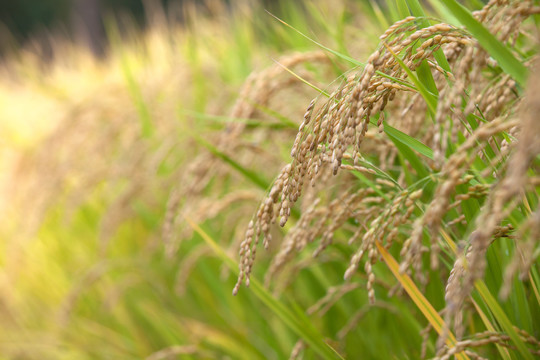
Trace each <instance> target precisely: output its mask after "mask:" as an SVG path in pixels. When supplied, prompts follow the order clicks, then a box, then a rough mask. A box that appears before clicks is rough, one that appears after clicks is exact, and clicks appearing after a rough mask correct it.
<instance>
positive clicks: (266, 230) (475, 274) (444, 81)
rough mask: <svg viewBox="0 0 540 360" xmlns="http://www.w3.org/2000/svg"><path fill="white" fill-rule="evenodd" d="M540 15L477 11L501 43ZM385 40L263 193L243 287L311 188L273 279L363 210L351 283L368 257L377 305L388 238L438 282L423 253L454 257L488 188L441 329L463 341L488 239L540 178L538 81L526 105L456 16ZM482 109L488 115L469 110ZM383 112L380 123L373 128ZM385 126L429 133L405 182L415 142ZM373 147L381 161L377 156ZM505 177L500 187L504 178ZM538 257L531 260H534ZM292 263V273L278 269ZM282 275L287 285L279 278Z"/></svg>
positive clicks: (397, 28)
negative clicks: (478, 165)
mask: <svg viewBox="0 0 540 360" xmlns="http://www.w3.org/2000/svg"><path fill="white" fill-rule="evenodd" d="M536 12H537V9H536V8H535V7H534V4H533V2H532V1H524V2H519V1H512V2H501V1H496V0H494V1H491V2H490V3H489V4H488V5H486V6H485V7H484V8H483V9H482V10H480V11H478V12H476V13H475V14H474V15H475V17H476V19H477V20H479V21H480V22H482V23H483V24H484V26H485V27H487V28H488V29H489V30H490V31H491V33H492V34H494V35H495V36H496V37H497V39H498V40H499V41H502V42H505V43H507V42H511V39H513V38H515V37H517V36H518V34H519V33H520V32H521V31H524V30H523V29H522V26H523V23H524V20H525V19H526V18H527V17H529V16H530V15H531V14H533V13H536ZM381 40H382V41H383V44H382V45H381V46H380V47H379V49H378V50H377V51H375V52H374V53H373V54H372V55H371V56H370V57H369V59H368V61H367V63H366V65H365V67H364V68H363V69H362V70H361V71H358V72H357V73H353V74H351V75H349V76H348V77H347V79H346V80H344V81H343V83H342V84H341V85H340V86H339V88H337V89H336V90H335V91H333V92H332V93H331V94H329V97H328V99H325V100H324V101H322V100H319V101H318V102H315V103H313V102H312V103H310V104H309V105H308V107H307V109H306V112H305V115H304V121H303V122H302V124H301V126H300V128H299V131H298V133H297V135H296V138H295V141H294V145H293V147H292V151H291V156H292V160H291V162H290V164H289V165H287V166H286V167H285V168H284V169H283V170H282V172H281V173H280V175H279V177H278V180H277V181H276V182H275V183H274V186H273V188H272V190H271V192H270V194H269V195H268V197H267V198H266V199H265V200H264V201H263V202H262V204H261V206H260V208H259V211H258V213H257V216H256V217H255V218H254V220H253V222H252V223H250V227H249V229H248V233H247V236H246V238H245V239H244V241H243V242H242V245H241V250H240V257H241V259H242V261H241V264H240V273H241V276H240V277H239V279H238V283H237V285H236V287H235V291H238V287H239V286H240V284H241V282H242V281H244V280H246V279H249V276H250V273H251V270H252V267H253V263H254V260H255V252H256V250H255V249H256V246H257V243H258V241H259V240H258V237H259V236H260V237H261V238H262V239H263V242H264V243H265V244H268V242H269V234H270V226H271V225H272V224H273V223H274V222H278V223H279V224H280V225H281V226H284V225H285V224H286V223H287V222H288V221H289V219H290V217H291V216H290V215H291V212H292V209H293V206H294V205H295V203H296V202H297V201H299V200H300V199H301V195H302V193H303V192H306V191H307V192H308V193H309V194H310V195H309V197H307V201H304V202H303V203H302V208H303V212H302V214H301V215H300V218H299V219H296V222H295V224H292V226H291V227H290V229H289V230H288V234H287V235H286V236H285V240H284V241H283V243H282V245H281V249H280V251H279V252H278V254H277V255H276V256H275V257H274V260H273V262H272V264H271V266H270V270H269V271H268V272H267V274H266V281H267V284H268V285H270V284H271V280H272V279H274V278H275V279H279V281H276V282H281V281H285V282H286V283H290V282H292V280H291V277H293V276H294V274H295V271H297V270H298V268H297V267H295V266H294V265H290V264H291V263H293V260H294V258H295V254H296V253H297V252H300V251H302V250H304V249H305V248H306V247H307V245H309V243H311V242H314V241H319V246H318V247H317V248H316V249H315V251H314V254H313V255H314V259H313V260H311V261H309V262H306V261H304V262H303V265H302V266H307V265H306V264H309V263H312V262H313V261H316V258H317V257H318V256H320V254H321V253H322V252H323V251H324V250H325V249H327V248H328V247H329V246H330V245H331V244H332V242H333V241H334V233H335V232H336V231H337V230H338V229H340V228H343V227H346V226H347V225H350V224H347V221H355V224H356V226H357V229H356V230H351V229H354V226H349V227H348V231H349V232H350V233H351V234H352V235H351V238H350V241H349V245H351V244H355V246H356V251H354V253H353V255H352V257H351V259H350V264H349V266H348V268H347V269H346V272H345V274H344V275H345V279H346V280H348V281H351V279H353V278H354V276H355V274H356V272H357V270H358V268H361V267H363V268H364V273H365V275H366V276H367V281H366V287H367V291H368V297H369V300H370V302H371V303H374V302H375V291H374V286H373V285H374V283H375V274H374V271H373V265H374V264H375V263H377V262H378V261H379V260H380V251H377V246H376V245H377V244H379V245H380V246H383V248H389V247H390V246H392V244H394V243H396V242H397V243H400V244H401V252H400V259H399V260H400V261H401V263H400V265H399V274H400V275H401V276H407V277H411V278H412V277H413V274H414V278H415V279H418V280H419V282H420V283H421V284H425V283H426V282H427V280H428V278H427V276H425V266H424V264H423V262H425V258H426V256H424V254H425V253H429V256H428V258H429V262H430V265H431V268H432V269H434V270H436V269H439V267H440V257H441V254H443V250H446V249H448V247H449V246H450V245H449V243H448V240H450V242H451V243H452V244H453V242H452V239H451V236H450V235H449V234H451V232H450V231H451V229H453V228H463V227H464V226H463V224H464V222H467V220H468V219H467V216H466V214H465V212H464V210H462V207H463V206H465V205H464V204H467V203H468V202H469V201H470V200H471V199H482V200H483V199H486V203H485V204H484V207H483V208H482V210H481V212H480V217H479V218H478V220H477V224H478V225H477V231H476V232H474V233H473V234H472V235H471V238H470V239H469V242H468V243H465V242H464V243H463V244H465V245H464V246H463V247H462V248H461V251H460V252H459V254H458V255H455V254H454V255H453V257H452V261H455V264H454V268H453V269H452V271H451V273H450V276H449V279H448V284H447V287H446V301H447V307H446V310H445V311H446V312H445V323H446V325H447V329H446V330H445V332H443V335H441V339H442V340H445V337H446V336H447V335H448V334H449V331H450V329H451V327H452V326H453V327H454V328H455V329H456V332H455V334H456V336H457V337H458V340H459V338H460V337H461V336H462V335H463V331H464V330H463V326H462V325H463V324H462V322H461V320H460V319H461V312H462V311H463V309H464V306H465V299H466V297H467V296H469V295H470V292H471V291H472V287H473V284H474V281H475V280H477V279H479V278H481V277H482V276H483V274H484V267H485V252H486V249H487V247H488V246H489V244H490V242H491V241H492V240H493V239H494V238H495V237H505V236H510V234H512V233H513V231H514V229H513V228H512V227H511V226H508V225H506V224H501V220H502V219H503V218H504V217H505V216H506V215H508V212H509V211H510V210H509V209H511V208H513V207H514V206H515V203H516V202H517V201H520V200H519V196H518V195H519V192H520V191H523V190H524V189H531V188H532V187H533V184H537V183H538V182H539V181H538V176H537V175H535V176H534V177H530V176H529V177H527V176H526V175H525V174H526V172H527V171H528V170H529V167H530V162H531V159H533V158H534V157H535V156H537V155H538V150H531V149H533V148H534V149H536V148H535V146H536V145H535V144H536V143H537V141H538V136H540V135H537V134H539V133H540V131H539V130H540V129H537V127H538V126H540V125H538V123H539V122H536V123H535V124H532V123H531V124H529V123H528V122H527V121H528V120H526V119H525V118H523V116H525V117H526V116H527V114H535V113H538V112H540V108H538V103H540V101H537V100H538V99H536V98H535V100H534V101H536V103H534V104H532V103H530V101H531V100H530V98H532V97H533V95H531V93H534V94H535V95H536V94H537V93H538V91H540V89H536V88H535V87H534V86H533V87H532V88H533V90H529V92H528V93H527V96H526V98H525V99H526V100H525V101H524V102H523V103H522V104H520V102H521V99H522V97H521V96H520V88H519V87H518V85H517V84H516V81H514V80H513V79H512V77H511V76H510V75H508V74H505V73H502V74H498V73H497V71H492V69H494V68H497V67H498V64H497V63H496V62H495V61H494V60H493V59H492V58H491V57H490V55H489V54H488V53H487V52H486V51H485V50H484V49H483V48H482V47H481V46H480V44H479V43H478V42H477V41H476V40H475V39H474V38H473V37H472V36H471V35H469V34H468V33H467V32H465V31H463V30H461V29H457V28H455V27H453V26H450V25H448V24H436V25H431V26H428V27H425V28H420V27H419V26H418V19H417V18H414V17H408V18H406V19H403V20H401V21H399V22H397V23H395V24H394V25H392V26H391V27H390V28H389V29H388V30H387V31H386V32H385V33H384V34H383V35H382V36H381ZM439 50H442V51H443V52H444V55H445V57H446V59H447V60H448V63H449V65H450V68H451V72H448V71H446V70H444V69H443V68H442V66H441V65H440V64H438V63H437V61H436V59H435V56H434V54H435V53H436V52H437V51H439ZM422 64H425V65H427V67H428V69H429V70H428V71H429V73H430V75H431V76H432V77H433V82H434V86H435V87H436V89H435V90H436V92H437V93H438V94H437V101H436V104H435V105H436V106H431V107H430V106H429V105H430V104H426V101H424V100H423V98H425V96H424V94H423V93H422V91H421V89H420V86H419V85H418V86H415V85H417V84H416V82H415V81H413V79H412V77H413V76H415V75H414V73H412V72H411V70H413V71H414V70H416V69H419V68H420V67H421V66H423V65H422ZM526 65H530V62H529V63H526ZM538 82H540V80H539V81H538ZM538 86H540V85H536V87H538ZM432 105H433V104H432ZM516 106H519V107H520V108H523V109H525V110H524V111H525V112H523V113H522V115H521V116H516V114H515V112H514V109H515V108H516ZM528 108H530V109H531V110H530V112H529V113H527V111H529V110H526V109H528ZM428 111H431V114H433V119H432V120H433V122H431V121H429V120H430V119H428V118H427V117H426V113H428ZM471 118H472V119H481V121H478V123H476V120H475V121H469V120H470V119H471ZM531 118H532V115H531ZM531 121H532V120H531ZM529 122H530V121H529ZM374 123H376V125H377V130H378V131H377V132H372V131H371V128H369V124H374ZM385 126H389V127H390V126H391V127H392V128H393V129H395V130H396V131H400V133H401V134H403V137H402V139H403V138H407V136H408V137H410V138H414V139H419V142H420V143H421V144H423V145H424V146H425V147H426V148H427V149H429V150H430V152H426V153H423V154H422V155H423V157H422V160H421V162H422V165H421V166H422V167H418V166H416V167H415V166H414V165H413V164H407V163H403V168H404V171H405V172H408V174H403V175H401V176H399V178H397V180H396V179H394V178H393V177H391V176H386V177H385V174H387V173H386V172H387V171H392V169H393V167H394V166H395V165H396V161H397V160H396V159H397V158H398V157H399V156H401V157H403V153H401V151H402V149H403V143H396V142H395V138H394V139H389V138H390V136H389V135H388V134H387V131H385ZM529 128H530V130H526V132H528V134H527V135H526V134H524V133H523V131H524V129H529ZM518 131H521V133H520V135H518V138H520V137H523V138H524V139H525V140H524V141H522V142H518V143H517V144H518V145H517V147H516V144H515V143H513V142H512V139H513V136H515V135H516V134H517V132H518ZM526 136H528V137H526ZM535 136H536V137H535ZM520 141H521V140H520ZM519 144H529V145H530V146H529V147H527V148H526V150H524V148H522V147H524V146H525V145H521V147H520V145H519ZM400 147H401V148H400ZM411 149H412V147H411V148H409V149H406V151H407V150H408V151H411ZM414 150H415V151H418V149H414ZM526 151H528V153H526ZM535 151H536V152H535ZM488 153H489V156H488V155H487V154H488ZM413 155H414V154H413ZM413 155H411V158H413ZM509 155H510V156H511V157H510V163H508V164H509V166H508V168H507V169H506V170H504V169H502V166H501V164H504V163H505V162H507V161H508V160H507V158H508V156H509ZM414 156H416V155H414ZM366 158H369V159H370V160H371V159H377V160H378V162H376V163H375V164H376V166H375V165H374V163H372V162H370V161H368V160H366ZM413 159H414V158H413ZM478 159H480V160H481V161H483V162H484V163H485V165H486V166H485V168H482V171H481V172H480V175H479V176H483V177H486V178H487V177H492V178H495V179H500V180H494V181H492V182H489V183H482V182H481V181H480V182H479V181H477V179H476V177H477V176H478V175H476V174H475V172H474V171H471V169H473V168H474V163H475V161H478ZM407 160H409V159H407ZM512 160H516V161H515V164H511V163H512ZM418 161H420V160H418ZM401 162H403V160H401ZM426 169H429V170H430V171H431V172H430V173H429V174H431V176H436V178H433V179H432V181H433V188H432V189H429V190H428V191H425V192H423V191H422V190H419V191H414V192H413V191H408V190H407V189H406V187H407V185H408V184H407V182H406V177H407V176H409V177H410V173H411V172H412V173H413V174H420V173H422V171H426ZM518 176H519V178H518ZM351 179H353V180H352V181H351ZM359 179H360V180H359ZM354 180H356V182H355V181H354ZM424 181H425V179H424ZM535 181H536V182H535ZM494 182H498V185H495V186H494V185H492V183H494ZM307 183H310V184H312V185H315V186H317V185H322V188H319V189H318V190H317V192H309V191H310V190H309V189H307V190H306V189H305V185H306V184H307ZM345 184H346V185H345ZM351 184H352V185H351ZM334 187H337V189H335V188H334ZM458 188H459V189H460V190H459V191H457V190H456V189H458ZM304 195H306V194H304ZM512 200H513V201H514V202H512ZM478 208H480V207H479V206H478ZM532 210H534V209H532ZM415 211H416V212H418V214H415ZM536 218H537V217H535V218H534V219H536ZM534 219H533V220H530V221H528V222H527V223H526V224H524V226H523V229H524V230H522V231H523V232H524V233H527V234H529V233H530V234H533V235H534V234H537V232H538V231H539V230H538V224H537V222H535V221H536V220H534ZM469 220H470V219H469ZM252 228H253V229H255V231H251V229H252ZM448 229H450V230H448ZM253 236H255V238H253ZM452 236H460V235H452ZM443 239H444V240H445V241H443ZM529 239H532V236H529ZM356 243H359V244H356ZM523 244H524V246H525V244H526V246H525V247H524V248H527V249H529V250H531V249H533V248H534V247H536V246H537V243H536V242H535V241H529V242H526V243H525V242H523ZM265 247H266V245H265ZM454 248H455V245H454ZM453 250H454V251H456V249H453ZM529 253H530V254H532V253H533V251H529ZM516 256H517V255H516ZM530 256H532V255H530ZM530 256H529V257H528V258H526V259H525V260H526V261H525V262H528V263H529V264H530V263H531V261H532V260H531V258H530ZM299 266H300V265H299ZM518 268H519V269H521V267H520V266H518V265H515V264H514V265H511V266H510V267H509V269H510V270H508V275H507V276H508V277H511V276H512V275H513V274H515V271H517V270H516V269H518ZM285 271H287V275H288V280H283V279H281V278H280V277H279V273H280V272H285ZM281 286H282V284H281V285H280V284H276V289H280V288H282V287H281ZM284 286H286V285H284ZM441 344H444V341H442V342H441ZM458 344H459V346H462V344H461V343H460V342H459V341H456V342H454V343H453V345H452V346H453V348H454V350H448V351H449V352H448V354H450V353H451V352H452V351H457V350H455V349H456V348H458ZM441 351H442V352H441V354H443V353H444V352H443V350H441ZM445 351H446V350H445ZM460 351H461V350H460ZM448 354H447V355H448ZM452 354H453V353H452ZM441 356H443V355H441ZM445 356H446V355H445Z"/></svg>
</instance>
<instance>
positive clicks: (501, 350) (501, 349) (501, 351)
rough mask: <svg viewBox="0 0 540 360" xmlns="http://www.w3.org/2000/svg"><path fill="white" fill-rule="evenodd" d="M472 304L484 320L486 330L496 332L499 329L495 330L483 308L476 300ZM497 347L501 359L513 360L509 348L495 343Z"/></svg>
mask: <svg viewBox="0 0 540 360" xmlns="http://www.w3.org/2000/svg"><path fill="white" fill-rule="evenodd" d="M472 303H473V305H474V308H475V309H476V312H477V313H478V315H480V319H482V322H483V323H484V325H485V326H486V329H487V330H488V331H491V332H496V331H497V329H495V326H493V324H492V323H491V322H490V321H489V319H488V317H487V316H486V314H485V313H484V312H483V311H482V308H481V307H480V306H479V305H478V303H477V302H476V301H474V300H472ZM495 346H496V347H497V350H498V351H499V354H501V358H502V359H503V360H512V357H511V356H510V352H509V351H508V349H507V348H505V347H502V346H501V345H499V344H498V343H495Z"/></svg>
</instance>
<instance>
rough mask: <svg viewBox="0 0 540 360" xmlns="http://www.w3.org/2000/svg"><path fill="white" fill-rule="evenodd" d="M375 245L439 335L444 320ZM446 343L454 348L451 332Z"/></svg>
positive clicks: (379, 244)
mask: <svg viewBox="0 0 540 360" xmlns="http://www.w3.org/2000/svg"><path fill="white" fill-rule="evenodd" d="M375 245H376V246H377V250H379V253H380V254H381V256H382V258H383V259H384V262H385V263H386V265H387V266H388V268H389V269H390V271H392V274H394V276H395V277H396V279H397V280H398V281H399V283H400V284H401V286H403V288H404V289H405V291H406V292H407V294H409V296H410V297H411V299H412V301H413V302H414V303H415V305H416V306H417V308H418V309H419V310H420V311H421V312H422V314H423V315H424V316H425V317H426V319H427V320H428V321H429V323H430V325H431V326H432V327H433V329H434V330H435V331H436V332H437V333H438V334H439V335H441V334H442V333H443V330H444V328H445V324H444V320H443V319H442V318H441V316H440V315H439V313H438V312H437V310H435V309H434V308H433V306H432V305H431V304H430V302H429V301H428V300H427V299H426V298H425V296H424V295H423V294H422V292H421V291H420V290H419V289H418V287H417V286H416V285H415V284H414V282H413V281H412V279H411V278H410V277H409V276H408V275H406V274H401V273H400V272H399V264H398V263H397V261H396V260H395V259H394V258H393V256H392V255H391V254H390V253H389V252H388V251H387V250H386V249H385V248H384V247H383V246H382V245H381V243H380V242H378V241H377V242H375ZM446 343H447V344H448V346H450V347H452V346H454V345H455V343H456V337H455V336H454V335H453V334H452V333H451V332H449V333H448V338H447V339H446ZM456 358H457V359H469V357H468V356H467V355H466V354H464V353H458V354H456Z"/></svg>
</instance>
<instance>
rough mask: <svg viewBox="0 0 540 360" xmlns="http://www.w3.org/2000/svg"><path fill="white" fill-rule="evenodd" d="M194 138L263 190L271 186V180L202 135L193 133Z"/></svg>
mask: <svg viewBox="0 0 540 360" xmlns="http://www.w3.org/2000/svg"><path fill="white" fill-rule="evenodd" d="M192 136H193V138H194V139H195V140H196V141H197V142H198V143H199V144H201V145H203V146H204V147H205V148H207V149H208V151H210V152H211V153H212V154H214V156H216V157H218V158H220V159H221V160H223V161H225V162H226V163H227V164H229V165H230V166H231V167H232V168H233V169H235V170H236V171H238V172H239V173H240V174H242V175H244V177H245V178H246V179H248V180H250V181H251V182H252V183H254V184H255V185H257V186H258V187H259V188H261V189H263V190H267V189H268V187H269V186H270V182H268V181H266V180H265V179H263V178H262V177H261V176H260V175H259V174H258V173H257V172H255V171H252V170H250V169H248V168H246V167H244V166H242V165H241V164H240V163H239V162H237V161H236V160H234V159H233V158H232V157H230V156H229V155H227V154H225V153H224V152H222V151H220V150H219V149H218V148H216V147H215V146H214V145H212V144H210V143H209V142H208V141H206V140H204V139H203V138H202V137H200V136H198V135H196V134H192Z"/></svg>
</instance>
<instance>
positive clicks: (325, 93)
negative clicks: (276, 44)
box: [272, 59, 330, 98]
mask: <svg viewBox="0 0 540 360" xmlns="http://www.w3.org/2000/svg"><path fill="white" fill-rule="evenodd" d="M272 60H274V62H275V63H276V64H278V65H279V66H280V67H282V68H283V69H284V70H285V71H287V72H288V73H289V74H291V75H292V76H294V77H295V78H297V79H298V80H300V81H301V82H303V83H304V84H306V85H307V86H309V87H310V88H312V89H314V90H316V91H317V92H319V93H320V94H322V95H324V96H326V97H327V98H329V97H330V94H329V93H327V92H326V91H324V90H322V89H319V88H318V87H317V86H315V85H313V84H312V83H310V82H309V81H307V80H306V79H304V78H303V77H301V76H300V75H298V74H297V73H295V72H294V71H292V70H291V69H289V68H288V67H286V66H285V65H283V64H281V63H280V62H279V61H277V60H275V59H272Z"/></svg>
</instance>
